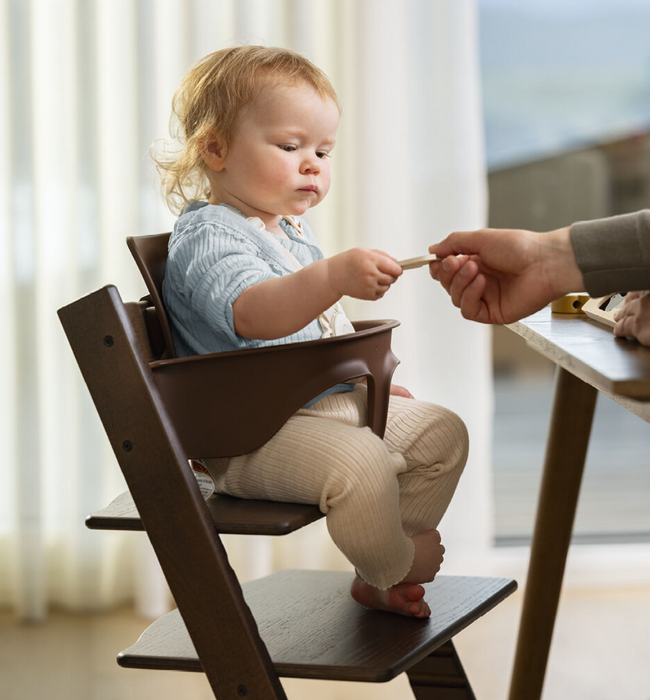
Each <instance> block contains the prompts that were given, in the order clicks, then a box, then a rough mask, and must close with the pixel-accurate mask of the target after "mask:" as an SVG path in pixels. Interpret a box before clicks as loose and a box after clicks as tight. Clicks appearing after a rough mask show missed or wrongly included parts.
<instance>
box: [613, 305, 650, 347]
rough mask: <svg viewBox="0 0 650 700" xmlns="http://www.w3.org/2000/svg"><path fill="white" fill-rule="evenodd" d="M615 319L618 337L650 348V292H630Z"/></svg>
mask: <svg viewBox="0 0 650 700" xmlns="http://www.w3.org/2000/svg"><path fill="white" fill-rule="evenodd" d="M614 319H615V321H616V326H615V327H614V333H615V334H616V335H619V336H623V337H625V338H635V339H636V340H638V341H639V342H640V343H641V344H642V345H648V346H650V292H628V293H627V295H626V297H625V301H624V302H623V304H622V305H621V308H620V309H619V310H618V311H617V312H616V315H615V316H614Z"/></svg>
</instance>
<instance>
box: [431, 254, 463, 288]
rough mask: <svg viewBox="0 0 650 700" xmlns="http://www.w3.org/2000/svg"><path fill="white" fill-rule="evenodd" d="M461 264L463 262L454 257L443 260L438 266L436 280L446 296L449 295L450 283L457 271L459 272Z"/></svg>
mask: <svg viewBox="0 0 650 700" xmlns="http://www.w3.org/2000/svg"><path fill="white" fill-rule="evenodd" d="M462 264H463V260H462V259H460V258H457V257H456V256H454V255H451V256H449V257H447V258H445V259H444V260H443V261H442V262H441V263H439V264H438V276H437V278H436V279H437V280H438V281H439V282H440V284H441V285H442V286H443V287H444V289H445V290H446V291H447V293H448V294H451V291H450V289H451V283H452V282H453V279H454V276H455V275H456V273H457V272H458V270H460V268H461V266H462Z"/></svg>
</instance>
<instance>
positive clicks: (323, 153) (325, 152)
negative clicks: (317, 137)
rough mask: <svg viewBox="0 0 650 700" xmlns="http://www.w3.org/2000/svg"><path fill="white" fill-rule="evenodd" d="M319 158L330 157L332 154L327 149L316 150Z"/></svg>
mask: <svg viewBox="0 0 650 700" xmlns="http://www.w3.org/2000/svg"><path fill="white" fill-rule="evenodd" d="M316 155H317V156H318V158H329V157H330V154H329V153H328V152H327V151H316Z"/></svg>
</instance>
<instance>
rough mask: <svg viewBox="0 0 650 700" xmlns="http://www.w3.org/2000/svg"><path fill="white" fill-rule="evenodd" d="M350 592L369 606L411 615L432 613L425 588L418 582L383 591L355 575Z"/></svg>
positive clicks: (358, 601)
mask: <svg viewBox="0 0 650 700" xmlns="http://www.w3.org/2000/svg"><path fill="white" fill-rule="evenodd" d="M350 593H351V595H352V597H353V598H354V599H355V600H356V601H357V603H361V605H365V606H367V607H369V608H376V609H377V610H387V611H389V612H394V613H398V614H399V615H408V616H410V617H429V616H430V615H431V609H430V608H429V606H428V605H427V603H426V601H425V600H424V588H423V587H422V586H418V585H417V584H413V583H398V584H397V585H396V586H392V587H391V588H387V589H386V590H383V591H382V590H381V589H379V588H375V587H374V586H371V585H370V584H369V583H366V582H365V581H364V580H363V579H362V578H359V576H355V577H354V581H353V582H352V588H351V589H350Z"/></svg>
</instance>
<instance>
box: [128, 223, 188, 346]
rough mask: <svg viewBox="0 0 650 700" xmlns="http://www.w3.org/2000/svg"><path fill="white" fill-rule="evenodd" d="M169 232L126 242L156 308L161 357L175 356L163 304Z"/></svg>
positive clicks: (130, 239) (132, 237) (135, 238)
mask: <svg viewBox="0 0 650 700" xmlns="http://www.w3.org/2000/svg"><path fill="white" fill-rule="evenodd" d="M170 235H171V234H170V233H158V234H154V235H152V236H129V237H128V238H127V239H126V244H127V246H128V247H129V250H130V251H131V255H133V258H134V259H135V262H136V265H137V266H138V269H139V270H140V272H141V273H142V277H143V278H144V282H145V284H146V285H147V289H148V290H149V297H150V298H151V303H152V304H153V306H154V308H155V309H156V316H157V317H158V323H159V324H160V328H161V330H162V334H163V339H164V342H165V348H164V351H163V354H162V357H161V359H168V358H170V357H176V350H175V348H174V339H173V337H172V330H171V325H170V323H169V318H168V317H167V312H166V311H165V305H164V304H163V291H162V286H163V280H164V279H165V268H166V267H167V252H168V250H167V246H168V245H169V236H170Z"/></svg>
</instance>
